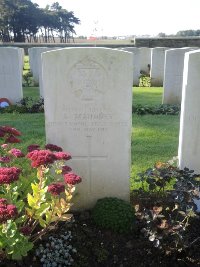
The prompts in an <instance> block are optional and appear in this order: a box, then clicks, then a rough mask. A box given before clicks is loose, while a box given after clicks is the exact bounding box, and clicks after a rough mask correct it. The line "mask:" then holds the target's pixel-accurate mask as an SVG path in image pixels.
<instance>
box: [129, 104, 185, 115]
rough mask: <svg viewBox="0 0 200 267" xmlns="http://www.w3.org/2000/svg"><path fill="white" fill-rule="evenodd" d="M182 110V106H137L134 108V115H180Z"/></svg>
mask: <svg viewBox="0 0 200 267" xmlns="http://www.w3.org/2000/svg"><path fill="white" fill-rule="evenodd" d="M180 110H181V106H180V105H178V104H176V105H169V104H161V105H158V106H154V107H152V106H148V105H145V106H142V105H136V106H133V107H132V113H136V114H138V115H146V114H151V115H158V114H162V115H179V114H180Z"/></svg>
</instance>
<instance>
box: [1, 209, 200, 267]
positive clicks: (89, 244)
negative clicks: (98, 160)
mask: <svg viewBox="0 0 200 267" xmlns="http://www.w3.org/2000/svg"><path fill="white" fill-rule="evenodd" d="M74 219H75V220H74V222H73V223H61V224H60V225H59V227H58V228H57V229H56V231H54V233H51V235H52V234H53V235H55V236H59V234H61V233H63V232H65V231H66V230H70V231H72V236H73V240H72V245H73V247H75V248H76V249H77V254H76V255H74V256H73V259H74V264H73V265H72V266H74V267H112V266H113V267H115V266H116V267H140V266H141V267H142V266H155V267H156V266H162V267H164V266H170V267H176V266H200V240H198V242H196V243H194V245H192V246H191V247H190V248H189V249H187V250H186V251H182V252H180V253H173V254H169V255H166V254H165V253H164V252H162V251H161V250H159V249H158V248H155V247H153V246H152V243H151V242H150V241H148V240H145V238H144V236H143V235H142V234H141V233H140V229H139V225H138V226H137V227H136V228H137V229H135V230H134V231H133V232H131V233H129V234H126V235H124V234H117V233H113V232H112V231H109V230H103V229H99V228H98V227H97V226H95V224H94V223H93V221H92V219H91V215H90V212H89V211H87V212H84V213H81V214H75V215H74ZM189 231H190V237H191V242H192V240H194V239H196V238H197V237H198V236H199V237H200V221H199V220H194V221H193V223H192V224H191V226H190V229H189ZM43 242H44V243H45V240H43ZM0 266H6V267H14V266H15V267H16V266H18V267H22V266H23V267H31V266H32V267H38V266H42V264H41V263H40V262H39V260H38V259H37V258H36V257H35V256H34V255H32V254H30V255H29V256H28V257H26V258H25V259H24V260H23V261H21V262H5V261H4V262H2V263H1V264H0Z"/></svg>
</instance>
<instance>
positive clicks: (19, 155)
mask: <svg viewBox="0 0 200 267" xmlns="http://www.w3.org/2000/svg"><path fill="white" fill-rule="evenodd" d="M9 153H10V154H11V155H13V156H14V157H16V158H23V157H24V156H25V155H24V153H22V151H21V150H20V149H17V148H12V149H11V150H10V151H9Z"/></svg>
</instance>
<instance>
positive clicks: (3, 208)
mask: <svg viewBox="0 0 200 267" xmlns="http://www.w3.org/2000/svg"><path fill="white" fill-rule="evenodd" d="M17 214H18V212H17V208H16V206H14V205H12V204H11V205H8V204H7V200H6V199H4V198H1V199H0V223H4V222H6V221H7V220H9V219H12V218H14V217H16V216H17Z"/></svg>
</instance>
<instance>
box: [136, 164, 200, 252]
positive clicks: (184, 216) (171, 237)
mask: <svg viewBox="0 0 200 267" xmlns="http://www.w3.org/2000/svg"><path fill="white" fill-rule="evenodd" d="M138 175H139V177H138V178H139V179H137V180H135V182H139V183H142V186H141V188H140V189H139V191H138V196H137V198H138V199H140V200H142V199H143V200H144V199H147V201H146V200H145V201H143V203H142V205H140V208H139V209H138V214H137V213H136V216H138V219H139V220H140V224H141V225H142V229H141V232H142V233H143V234H144V236H145V238H147V239H148V240H149V241H151V242H152V245H153V246H155V247H158V248H159V249H161V250H162V251H163V252H165V253H166V254H168V255H169V253H172V252H181V251H183V250H185V251H186V250H187V249H188V247H190V246H191V244H194V243H195V242H197V241H198V240H199V238H200V237H197V238H196V237H194V236H192V235H191V234H190V231H189V230H188V229H189V225H190V224H191V223H192V222H193V221H194V219H195V218H196V219H197V220H198V222H200V221H199V212H197V205H196V203H195V201H198V200H199V196H200V177H199V174H195V173H194V171H193V170H189V169H188V168H184V169H183V170H181V169H179V168H178V167H176V166H174V163H173V161H170V162H167V163H162V162H157V163H156V164H155V166H154V168H149V169H147V170H146V171H145V172H143V173H140V174H138ZM145 184H146V185H147V186H145ZM169 184H171V189H170V190H167V187H168V186H169ZM146 189H147V190H146ZM144 197H145V198H144ZM154 200H155V201H154Z"/></svg>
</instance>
